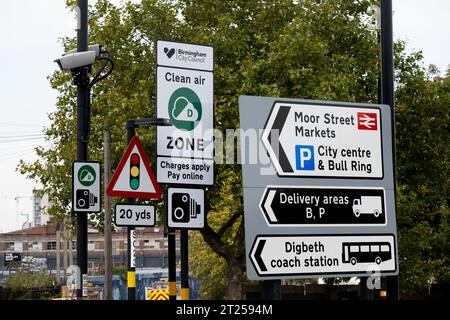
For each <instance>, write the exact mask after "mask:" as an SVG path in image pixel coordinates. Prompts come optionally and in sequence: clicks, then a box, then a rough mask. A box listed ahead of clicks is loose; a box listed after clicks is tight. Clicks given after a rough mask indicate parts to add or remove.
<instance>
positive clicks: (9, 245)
mask: <svg viewBox="0 0 450 320" xmlns="http://www.w3.org/2000/svg"><path fill="white" fill-rule="evenodd" d="M5 251H14V241H7V242H5Z"/></svg>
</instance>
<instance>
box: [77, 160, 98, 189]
mask: <svg viewBox="0 0 450 320" xmlns="http://www.w3.org/2000/svg"><path fill="white" fill-rule="evenodd" d="M95 178H96V174H95V170H94V168H92V167H91V166H90V165H84V166H82V167H81V168H80V169H79V170H78V181H79V182H80V183H81V184H82V185H83V186H85V187H89V186H92V184H93V183H94V182H95Z"/></svg>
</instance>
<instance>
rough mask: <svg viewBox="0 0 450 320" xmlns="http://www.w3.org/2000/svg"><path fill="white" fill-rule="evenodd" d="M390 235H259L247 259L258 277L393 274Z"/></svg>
mask: <svg viewBox="0 0 450 320" xmlns="http://www.w3.org/2000/svg"><path fill="white" fill-rule="evenodd" d="M395 257H396V248H395V240H394V236H393V235H346V236H345V237H343V236H342V235H340V236H331V235H330V236H327V235H314V236H312V235H310V236H299V235H291V236H289V235H278V236H274V235H260V236H257V237H256V239H255V242H254V243H253V248H252V250H251V252H250V259H251V261H252V264H253V266H254V267H255V270H256V272H257V273H258V275H259V276H260V277H264V276H276V275H285V276H286V275H295V276H299V278H300V277H302V276H305V277H308V276H311V275H326V274H335V275H337V274H340V273H346V274H347V273H352V274H355V275H356V274H358V273H360V274H361V275H367V274H370V273H371V271H378V272H380V273H383V272H395V271H396V270H397V266H396V259H395Z"/></svg>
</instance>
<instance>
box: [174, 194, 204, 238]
mask: <svg viewBox="0 0 450 320" xmlns="http://www.w3.org/2000/svg"><path fill="white" fill-rule="evenodd" d="M204 207H205V194H204V191H203V189H188V188H168V210H167V214H168V217H167V221H168V226H169V228H177V229H202V228H203V227H204V225H205V213H204V212H205V209H204Z"/></svg>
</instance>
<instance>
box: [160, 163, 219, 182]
mask: <svg viewBox="0 0 450 320" xmlns="http://www.w3.org/2000/svg"><path fill="white" fill-rule="evenodd" d="M156 170H157V171H156V172H157V175H158V181H159V182H160V183H173V184H181V183H186V184H197V185H213V183H214V161H213V160H208V159H187V158H169V157H158V159H157V162H156Z"/></svg>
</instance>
